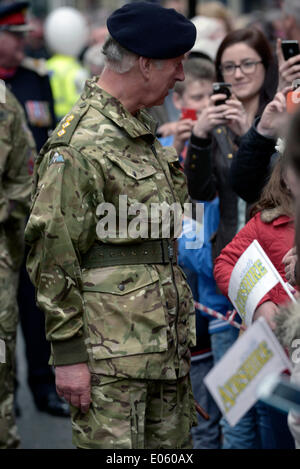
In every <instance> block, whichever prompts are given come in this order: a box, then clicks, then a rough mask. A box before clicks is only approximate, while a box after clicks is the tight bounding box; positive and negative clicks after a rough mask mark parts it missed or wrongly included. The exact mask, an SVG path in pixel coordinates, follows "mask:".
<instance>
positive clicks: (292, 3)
mask: <svg viewBox="0 0 300 469" xmlns="http://www.w3.org/2000/svg"><path fill="white" fill-rule="evenodd" d="M283 11H284V12H285V13H286V14H287V15H289V16H293V17H294V18H295V20H296V23H297V25H298V26H299V27H300V4H299V0H284V3H283Z"/></svg>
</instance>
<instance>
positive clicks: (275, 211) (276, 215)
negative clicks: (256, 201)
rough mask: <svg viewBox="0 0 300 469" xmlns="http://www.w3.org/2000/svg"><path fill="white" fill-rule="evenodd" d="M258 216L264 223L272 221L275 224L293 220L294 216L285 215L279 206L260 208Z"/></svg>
mask: <svg viewBox="0 0 300 469" xmlns="http://www.w3.org/2000/svg"><path fill="white" fill-rule="evenodd" d="M260 218H261V220H262V221H263V222H264V223H273V225H275V226H278V225H284V224H285V223H290V222H292V221H294V218H292V217H290V216H289V215H286V214H285V213H284V211H283V210H282V208H281V207H275V208H270V209H265V210H262V212H261V214H260Z"/></svg>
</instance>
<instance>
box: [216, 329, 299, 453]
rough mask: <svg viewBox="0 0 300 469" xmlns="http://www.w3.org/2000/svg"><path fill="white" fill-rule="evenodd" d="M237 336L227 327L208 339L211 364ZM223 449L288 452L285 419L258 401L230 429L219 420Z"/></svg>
mask: <svg viewBox="0 0 300 469" xmlns="http://www.w3.org/2000/svg"><path fill="white" fill-rule="evenodd" d="M238 334H239V331H238V329H235V328H234V327H231V328H230V329H227V330H226V331H223V332H219V333H216V334H212V335H211V345H212V351H213V356H214V361H215V363H216V362H217V361H219V360H220V359H221V358H222V357H223V355H224V354H225V353H226V352H227V350H228V349H229V348H230V347H231V346H232V345H233V343H234V342H235V340H236V339H237V337H238ZM221 427H222V433H223V445H222V448H223V449H292V448H294V442H293V439H292V436H291V434H290V431H289V429H288V425H287V415H284V414H281V413H280V412H279V411H277V410H275V409H273V408H271V407H270V406H267V405H266V404H264V403H263V402H260V401H258V402H257V403H256V404H255V405H254V406H253V407H252V408H251V409H249V410H248V412H247V413H246V414H245V415H244V416H243V417H242V418H241V419H240V420H239V422H238V423H237V424H236V425H235V426H234V427H231V426H230V425H229V423H228V422H227V420H226V419H225V418H224V417H223V418H222V419H221Z"/></svg>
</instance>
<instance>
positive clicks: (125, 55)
mask: <svg viewBox="0 0 300 469" xmlns="http://www.w3.org/2000/svg"><path fill="white" fill-rule="evenodd" d="M102 52H103V54H104V55H105V63H106V66H107V67H108V68H110V69H111V70H113V71H114V72H116V73H120V74H122V73H126V72H129V71H130V70H131V69H132V67H133V65H134V64H135V62H136V61H137V59H138V55H137V54H134V53H133V52H130V51H129V50H127V49H125V48H124V47H122V46H121V45H120V44H119V43H118V42H117V41H115V39H114V38H112V37H111V36H108V37H107V39H106V41H105V43H104V44H103V47H102Z"/></svg>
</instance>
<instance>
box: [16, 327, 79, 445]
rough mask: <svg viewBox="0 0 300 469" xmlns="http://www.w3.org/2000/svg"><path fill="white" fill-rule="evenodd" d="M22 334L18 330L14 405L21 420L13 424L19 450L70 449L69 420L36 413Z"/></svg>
mask: <svg viewBox="0 0 300 469" xmlns="http://www.w3.org/2000/svg"><path fill="white" fill-rule="evenodd" d="M24 357H25V352H24V343H23V338H22V333H21V331H20V329H19V330H18V344H17V360H18V380H19V390H18V402H19V406H20V408H21V412H22V414H21V417H19V418H18V419H17V424H18V428H19V432H20V436H21V440H22V443H21V448H22V449H71V448H74V446H73V445H72V437H71V423H70V419H69V418H65V417H52V416H50V415H48V414H46V413H44V412H39V411H38V410H36V408H35V406H34V403H33V400H32V397H31V393H30V391H29V388H28V386H27V383H26V361H25V359H24Z"/></svg>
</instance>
